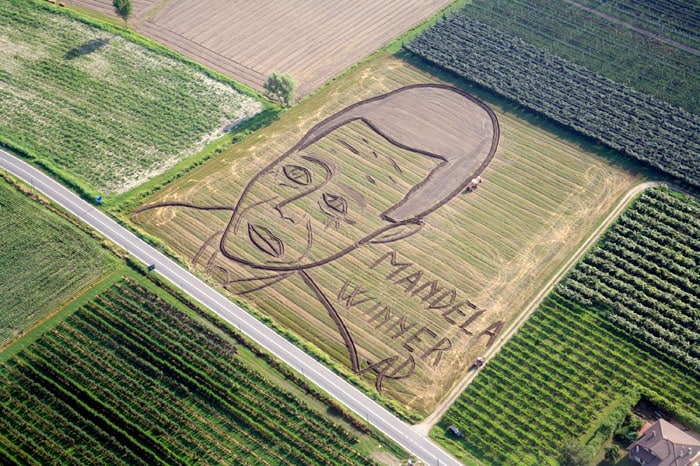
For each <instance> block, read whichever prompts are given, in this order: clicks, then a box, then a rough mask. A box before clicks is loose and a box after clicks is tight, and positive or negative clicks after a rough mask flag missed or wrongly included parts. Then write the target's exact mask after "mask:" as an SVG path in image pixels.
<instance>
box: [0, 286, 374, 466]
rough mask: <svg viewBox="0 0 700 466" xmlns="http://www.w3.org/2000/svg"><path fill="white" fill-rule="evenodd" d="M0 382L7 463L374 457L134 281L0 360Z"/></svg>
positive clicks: (1, 437)
mask: <svg viewBox="0 0 700 466" xmlns="http://www.w3.org/2000/svg"><path fill="white" fill-rule="evenodd" d="M0 380H2V386H3V388H4V390H3V403H2V405H1V406H0V419H1V420H0V456H2V457H3V458H7V459H9V460H10V461H8V463H19V464H24V463H30V464H31V463H44V464H45V463H51V462H63V463H71V464H76V463H84V462H86V461H89V459H93V458H101V459H103V460H104V461H105V462H107V463H109V464H174V463H199V464H201V463H209V464H347V465H353V464H358V465H360V464H362V465H364V464H371V463H372V460H371V459H370V458H368V457H366V456H365V455H363V454H362V453H360V452H358V451H357V450H356V449H355V448H354V445H355V444H356V443H357V441H358V439H357V437H356V435H355V434H354V433H352V432H350V431H349V430H348V429H347V428H345V427H343V426H341V425H338V424H337V423H335V422H333V421H331V420H330V419H328V418H327V417H326V416H324V415H322V413H319V412H318V411H317V410H316V409H314V408H312V407H311V406H309V405H307V404H306V403H305V402H304V401H303V400H301V399H300V398H299V397H298V396H297V395H295V394H293V393H291V392H289V391H287V390H285V389H282V388H281V387H280V386H278V385H276V384H275V383H273V382H272V381H271V380H269V379H267V378H266V377H265V376H263V375H262V374H261V373H260V372H259V371H257V370H255V369H253V368H252V366H250V365H249V364H248V363H246V362H244V361H243V360H242V359H240V357H239V356H238V348H237V346H236V345H235V344H234V343H233V342H232V341H231V340H230V339H229V338H228V337H227V336H226V334H225V333H224V332H221V331H219V330H215V329H213V328H212V327H210V326H209V325H208V324H205V323H203V322H201V321H200V320H198V319H194V318H193V317H189V316H188V315H186V314H184V313H183V312H181V311H180V310H179V309H177V308H176V307H173V306H172V305H170V304H168V303H166V302H165V301H163V300H161V299H160V298H158V297H157V296H156V295H154V294H153V293H151V292H150V291H148V290H146V289H145V288H144V287H143V286H142V285H140V284H138V283H136V282H133V281H131V280H124V281H122V282H120V283H118V284H116V285H113V286H112V287H110V288H109V289H107V290H105V291H104V292H102V293H101V294H100V295H98V296H96V297H95V298H94V299H92V300H91V301H90V302H88V303H87V304H85V305H84V306H83V307H82V308H81V309H80V310H79V311H78V312H76V313H75V314H73V315H72V316H70V317H69V318H68V319H67V320H66V321H65V322H63V323H61V324H60V325H59V326H57V327H56V328H55V329H53V330H51V331H50V332H49V333H47V334H45V335H44V336H42V337H41V338H39V340H37V341H36V342H35V343H34V344H32V345H31V346H30V347H29V348H28V349H27V350H25V351H23V352H22V353H20V354H19V355H18V356H16V357H15V358H13V359H11V360H10V361H9V362H8V363H7V364H5V365H3V366H2V367H0ZM271 407H273V408H272V409H271ZM74 439H75V440H74Z"/></svg>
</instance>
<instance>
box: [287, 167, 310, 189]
mask: <svg viewBox="0 0 700 466" xmlns="http://www.w3.org/2000/svg"><path fill="white" fill-rule="evenodd" d="M282 172H284V176H286V177H287V179H288V180H289V181H292V182H293V183H296V184H298V185H301V186H308V185H309V184H311V172H310V171H309V170H307V169H306V168H304V167H300V166H299V165H285V166H284V167H282Z"/></svg>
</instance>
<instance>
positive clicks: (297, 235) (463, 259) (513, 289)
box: [132, 56, 638, 415]
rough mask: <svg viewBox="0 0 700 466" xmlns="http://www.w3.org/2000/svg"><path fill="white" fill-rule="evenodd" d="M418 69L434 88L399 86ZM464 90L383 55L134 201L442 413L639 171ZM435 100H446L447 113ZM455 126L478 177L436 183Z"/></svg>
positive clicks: (193, 260) (352, 362)
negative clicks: (472, 184) (476, 182)
mask: <svg viewBox="0 0 700 466" xmlns="http://www.w3.org/2000/svg"><path fill="white" fill-rule="evenodd" d="M425 83H432V84H437V85H438V86H437V87H431V86H424V84H425ZM416 84H420V85H421V86H418V87H409V88H408V89H418V90H420V91H421V92H413V91H411V92H405V91H403V90H402V91H397V92H394V93H393V94H389V96H398V97H396V98H390V97H387V96H386V94H387V93H391V92H392V91H396V90H397V89H403V88H406V86H413V85H416ZM436 89H438V90H440V91H439V92H438V93H437V94H431V93H432V92H433V91H435V90H436ZM450 89H451V88H445V87H442V84H441V83H440V82H438V81H437V79H436V78H435V77H432V76H430V75H428V74H425V73H424V72H422V71H420V70H418V69H416V68H414V67H412V66H410V65H409V64H407V63H405V62H403V61H401V60H399V59H396V58H393V57H388V56H385V57H380V58H379V59H376V60H372V62H370V63H367V64H365V65H362V66H360V67H358V68H357V69H356V70H354V71H353V72H352V73H350V74H349V75H348V76H347V77H346V78H344V79H342V80H340V81H338V82H337V83H335V84H333V85H332V86H329V87H328V88H326V89H324V90H323V91H321V92H319V93H318V95H317V96H314V97H313V98H312V99H309V100H307V101H305V102H303V103H302V104H300V105H298V106H296V107H294V108H293V109H292V110H290V111H289V112H287V113H285V114H284V116H283V117H282V118H281V119H280V120H278V121H276V122H275V123H273V124H272V125H270V126H269V127H267V128H265V129H264V130H262V131H260V132H258V133H257V134H254V135H252V136H251V137H250V138H248V139H246V140H245V141H243V142H242V143H240V144H238V145H236V146H234V147H233V148H232V149H231V150H230V151H228V152H226V153H224V154H222V155H221V156H220V157H218V158H216V159H214V160H212V161H211V162H210V163H208V164H206V165H205V166H202V167H201V168H199V169H197V170H195V171H193V172H192V173H191V174H190V175H188V176H187V177H186V178H183V179H181V180H179V181H178V182H176V183H175V184H173V185H171V186H169V187H168V188H166V189H165V190H163V191H162V192H161V193H159V194H158V195H156V196H155V197H153V198H152V199H150V200H149V201H148V202H147V204H148V205H151V204H157V203H176V204H177V205H174V206H171V207H159V208H154V209H150V210H145V211H143V212H141V213H138V214H135V215H133V217H132V218H133V220H134V221H135V222H136V223H137V224H138V225H140V227H142V228H143V229H144V230H145V231H147V232H148V233H149V234H152V235H155V236H158V237H160V238H162V239H163V240H164V242H165V243H166V244H167V245H168V247H169V248H170V249H171V250H172V251H173V252H174V253H175V254H177V255H179V256H180V257H182V258H183V260H184V261H186V262H188V263H190V264H191V265H192V266H193V268H194V269H196V270H197V271H199V272H200V273H203V274H206V275H208V276H209V277H210V279H211V280H212V281H213V282H214V283H218V284H219V286H220V287H222V288H225V289H227V290H229V291H230V292H232V293H233V294H235V295H237V296H238V299H242V300H244V301H246V302H247V303H248V304H249V305H250V306H251V307H253V308H255V309H257V310H258V311H259V312H261V313H262V314H265V315H268V316H270V317H272V319H273V320H274V321H275V322H276V323H277V324H278V325H280V326H282V327H284V328H286V329H288V330H291V331H292V332H294V333H295V334H297V335H299V336H300V337H301V338H303V339H305V340H307V341H308V342H311V343H312V344H313V345H314V346H315V347H317V348H318V349H320V351H322V352H323V353H325V354H327V355H328V356H329V357H330V358H331V359H333V360H334V361H336V362H338V363H340V364H341V365H343V366H345V367H346V368H347V369H348V372H349V373H353V372H354V373H355V374H358V376H359V377H360V378H361V379H363V380H364V381H365V382H366V383H367V384H368V386H372V385H374V386H375V387H376V388H381V389H382V393H383V394H384V395H385V396H387V397H388V398H391V399H394V400H397V401H398V402H399V403H401V404H404V405H406V406H408V407H409V408H410V409H413V410H415V411H416V412H418V413H420V414H422V415H426V414H428V413H429V412H431V411H432V410H433V409H434V408H435V407H436V406H437V404H438V403H439V402H440V400H442V399H443V398H444V397H445V396H446V394H447V393H449V391H450V389H451V388H452V387H454V386H455V384H457V383H459V381H460V380H461V379H462V378H463V377H464V375H465V374H466V372H467V371H468V369H469V367H470V366H471V364H472V362H473V361H474V358H475V357H476V356H478V355H480V354H482V353H484V352H485V351H486V350H487V349H488V348H489V347H491V345H494V344H495V343H496V342H497V341H498V339H499V338H500V336H501V332H503V333H505V330H506V329H507V328H508V326H509V325H510V324H511V323H512V322H514V321H515V320H516V318H517V316H518V315H519V314H520V313H521V311H522V310H523V309H524V308H525V306H526V305H527V303H528V302H530V301H531V300H532V299H533V297H534V296H535V295H536V294H537V292H538V291H539V290H540V289H541V288H542V287H543V286H544V285H545V284H546V283H547V281H548V280H549V278H551V276H552V275H553V274H554V273H555V272H556V271H557V270H558V269H559V268H560V267H561V266H562V264H564V263H565V262H566V260H567V258H568V257H569V256H570V255H571V254H573V252H574V251H575V250H576V249H577V246H578V244H579V243H580V242H581V241H582V240H583V239H584V238H585V237H586V235H587V234H588V233H589V232H590V231H592V229H593V228H594V227H595V225H596V223H597V222H599V221H600V220H601V219H603V218H604V217H605V215H606V214H607V213H608V212H609V211H610V210H611V209H612V208H613V207H614V205H615V204H616V202H617V201H618V199H619V198H620V197H621V196H622V195H624V193H625V192H626V191H628V190H629V189H630V187H631V186H633V185H634V184H636V183H637V182H638V179H637V178H636V177H635V176H633V175H631V174H629V173H627V172H625V171H623V170H622V169H620V168H618V167H615V166H612V165H611V164H610V163H608V162H606V161H605V160H603V159H601V158H599V157H597V156H595V155H594V154H592V153H590V152H587V151H586V150H584V149H582V148H581V147H579V146H577V145H575V144H573V143H571V142H568V141H565V140H562V139H561V138H559V137H557V136H556V135H553V134H551V133H547V132H545V131H543V130H542V129H539V128H537V127H535V126H532V125H530V124H528V123H527V122H524V121H523V120H521V119H518V118H517V117H515V116H514V115H513V114H511V113H508V112H505V111H504V110H503V109H501V108H498V107H497V106H494V105H493V104H491V103H486V106H487V107H488V108H490V109H492V110H493V112H494V113H495V117H496V120H495V121H496V122H497V123H496V124H497V126H496V125H495V124H494V120H493V119H491V118H489V116H488V113H489V112H488V111H487V110H486V109H484V108H483V107H481V105H482V104H480V103H479V102H478V101H471V100H469V99H468V98H465V97H464V96H463V95H462V94H460V93H459V92H453V91H451V90H450ZM423 91H425V92H423ZM443 91H444V92H443ZM367 99H370V100H369V102H370V103H371V102H377V103H379V104H381V106H380V108H381V110H377V109H373V110H372V109H370V110H368V107H367V103H366V102H364V101H366V100H367ZM426 102H440V104H438V105H436V106H435V108H433V109H432V110H429V111H428V113H429V114H430V115H432V116H431V117H430V118H429V119H426V118H423V117H421V116H420V115H424V114H425V112H426ZM438 108H439V109H441V110H438ZM416 115H419V116H416ZM354 117H357V118H354ZM460 121H461V123H459V122H460ZM387 122H388V124H387ZM460 125H464V126H460ZM499 129H500V134H499V135H498V138H497V141H495V142H497V145H494V139H493V135H494V134H495V133H497V132H498V130H499ZM321 135H323V137H320V136H321ZM488 135H491V136H490V137H488ZM453 137H456V138H457V139H460V138H461V140H462V143H463V145H462V146H460V147H462V149H463V151H464V152H465V153H470V154H472V156H473V157H467V158H465V159H464V160H471V162H470V163H471V164H472V165H471V166H470V167H468V168H465V171H464V172H461V171H460V167H459V166H457V165H450V168H451V170H448V172H449V173H453V172H456V173H458V174H459V173H462V175H461V176H462V181H461V184H460V183H458V184H457V185H453V184H451V183H453V182H454V180H453V179H452V178H451V177H450V176H447V177H446V178H439V179H440V180H443V181H444V183H433V182H434V181H435V176H436V175H434V174H435V173H436V172H437V168H436V166H437V167H438V168H439V167H440V166H444V165H445V164H446V163H447V164H449V163H450V161H454V160H460V159H459V157H453V156H452V155H449V153H450V150H452V149H451V148H452V147H453V145H452V144H451V143H450V142H449V141H450V139H451V138H453ZM406 138H408V139H406ZM411 138H413V139H411ZM397 143H398V144H397ZM440 145H441V146H440ZM438 146H439V148H437V147H438ZM490 147H497V149H496V152H495V157H494V158H493V160H492V161H490V163H489V164H488V166H485V162H486V163H488V159H489V156H488V154H489V148H490ZM416 153H418V154H420V155H422V156H418V157H417V156H416ZM431 154H433V155H435V154H442V156H443V157H442V158H437V157H432V156H431ZM446 154H447V155H446ZM353 158H354V159H355V162H354V163H352V162H349V161H350V160H353ZM474 161H480V162H478V163H476V165H479V163H481V164H482V166H479V167H477V166H476V165H474V164H473V163H474ZM452 163H454V162H452ZM467 165H469V164H467ZM484 167H485V168H484ZM481 170H483V171H481ZM479 172H481V173H482V176H483V178H484V182H483V184H481V185H480V186H479V188H478V189H476V191H474V192H470V193H464V192H463V189H462V188H463V187H464V183H465V182H468V181H469V177H466V178H465V177H464V174H466V173H470V174H473V173H479ZM470 176H471V175H470ZM457 178H459V176H457ZM319 180H320V181H319ZM430 180H432V181H433V182H431V181H430ZM441 185H442V186H441ZM331 188H332V189H331ZM441 190H442V191H443V194H444V193H447V195H446V196H442V197H441V196H437V197H432V198H431V197H430V196H431V195H433V194H435V193H436V192H440V191H441ZM455 190H457V191H459V194H457V195H456V196H454V195H453V194H454V192H455ZM289 193H300V194H289ZM407 193H408V194H407ZM416 193H420V194H419V195H417V194H416ZM426 193H427V194H426ZM431 193H433V194H431ZM311 194H313V195H311ZM425 196H428V197H425ZM409 198H412V200H411V201H406V199H409ZM416 199H423V200H425V199H430V200H429V201H428V202H424V201H416ZM439 199H442V201H440V200H439ZM443 201H444V202H443ZM184 204H189V205H192V206H197V207H198V208H188V207H185V206H184ZM205 207H206V208H208V210H205V209H204V208H205ZM263 207H266V209H262V208H263ZM273 220H274V221H275V222H276V223H271V222H273ZM279 225H286V227H280V226H279ZM282 230H284V231H282ZM368 232H370V233H369V234H368ZM375 232H378V233H376V234H375ZM392 261H393V263H392ZM349 342H351V343H349ZM353 348H354V350H353ZM353 351H354V352H355V354H353ZM376 388H375V389H376Z"/></svg>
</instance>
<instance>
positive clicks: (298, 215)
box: [275, 202, 308, 225]
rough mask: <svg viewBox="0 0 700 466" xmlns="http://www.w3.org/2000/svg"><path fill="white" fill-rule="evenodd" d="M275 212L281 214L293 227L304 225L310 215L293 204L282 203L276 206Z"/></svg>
mask: <svg viewBox="0 0 700 466" xmlns="http://www.w3.org/2000/svg"><path fill="white" fill-rule="evenodd" d="M275 210H276V211H277V212H278V213H279V215H280V217H281V218H282V219H283V220H285V221H287V222H290V223H291V224H292V225H300V224H301V223H304V222H305V221H306V219H307V218H308V214H307V213H306V212H304V211H303V210H302V209H300V208H298V207H295V206H294V204H293V203H289V202H281V203H279V204H277V205H276V206H275Z"/></svg>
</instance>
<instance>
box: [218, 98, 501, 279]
mask: <svg viewBox="0 0 700 466" xmlns="http://www.w3.org/2000/svg"><path fill="white" fill-rule="evenodd" d="M455 115H460V116H461V118H459V119H455V118H454V116H455ZM484 116H487V118H484ZM490 117H491V114H488V109H487V108H486V107H485V106H482V105H481V104H480V103H479V102H477V101H475V100H474V99H473V98H471V97H470V96H468V95H467V94H464V93H461V92H460V91H458V90H456V89H454V88H449V87H443V86H434V85H419V86H411V87H408V88H402V89H399V90H397V91H394V92H392V93H390V94H386V95H384V96H380V97H377V98H374V99H370V100H368V101H364V102H361V103H359V104H357V105H354V106H352V107H349V108H347V109H345V110H344V111H342V112H339V113H337V114H336V115H334V116H332V117H330V118H328V119H326V120H324V121H323V122H321V123H320V124H318V125H316V126H315V127H314V128H312V129H311V130H310V131H309V132H308V133H307V134H306V135H305V136H304V137H303V138H302V139H301V140H300V141H299V142H298V143H297V144H296V145H295V146H294V147H293V148H292V149H290V150H289V151H288V152H287V153H285V154H284V155H282V156H281V157H279V158H278V159H277V160H275V161H274V162H273V163H272V164H270V165H269V166H267V167H266V168H264V169H263V170H262V171H261V172H259V173H258V174H256V175H255V176H254V177H253V178H252V179H251V180H250V182H249V183H248V184H247V186H246V187H245V189H244V190H243V193H242V194H241V196H240V198H239V200H238V203H237V204H236V206H235V208H234V211H233V215H232V217H231V220H230V222H229V224H228V225H227V226H226V228H225V230H224V234H223V237H222V239H221V242H220V247H221V252H222V254H223V255H225V256H226V257H227V258H229V259H231V260H233V261H236V262H238V263H241V264H245V265H247V266H249V267H252V268H255V269H261V270H269V271H291V270H300V269H308V268H312V267H315V266H318V265H322V264H324V263H327V262H329V261H332V260H335V259H337V258H339V257H342V256H343V255H345V254H347V253H348V252H350V251H352V250H353V249H356V248H358V247H360V246H362V245H363V244H367V243H369V242H390V241H396V240H398V239H401V238H404V237H406V236H407V235H410V234H412V233H414V232H415V231H417V229H418V226H419V225H420V222H421V220H422V218H423V217H425V215H427V214H428V213H429V212H431V211H432V210H434V209H436V208H438V207H439V206H440V205H442V204H443V203H445V202H447V201H448V200H449V199H450V198H451V197H453V196H455V195H456V194H458V193H459V192H461V191H462V190H464V188H465V186H466V185H467V184H468V183H469V182H470V180H472V179H473V177H475V176H476V175H477V174H478V173H479V172H480V171H481V170H483V168H484V167H485V165H486V163H488V160H489V157H490V156H492V155H493V149H494V148H495V144H496V140H497V139H496V138H497V133H496V132H495V131H494V121H495V118H490Z"/></svg>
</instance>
